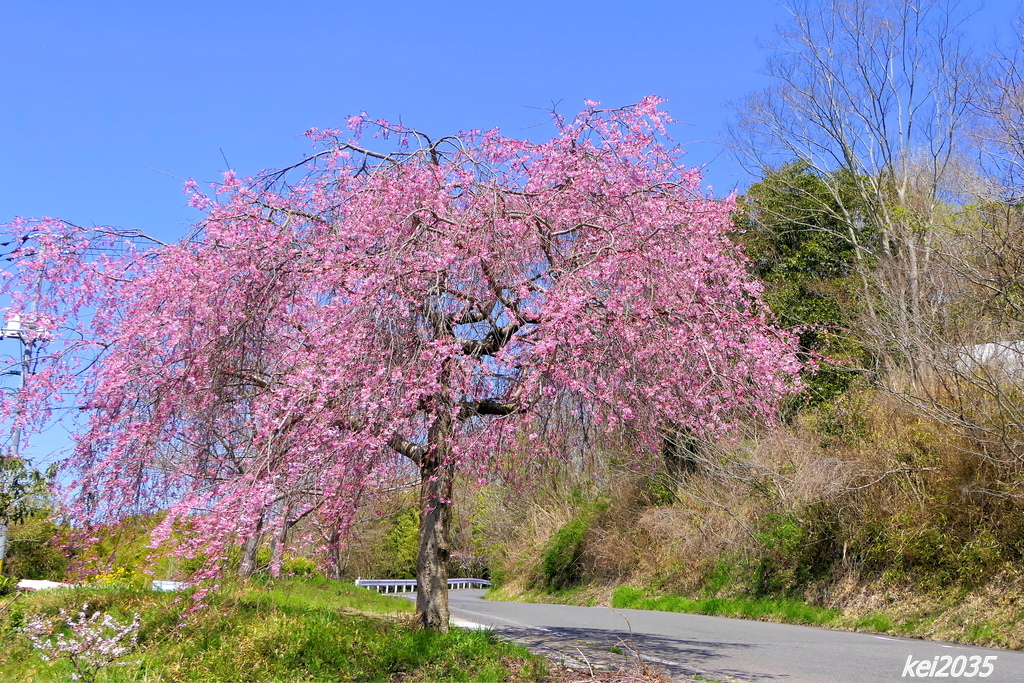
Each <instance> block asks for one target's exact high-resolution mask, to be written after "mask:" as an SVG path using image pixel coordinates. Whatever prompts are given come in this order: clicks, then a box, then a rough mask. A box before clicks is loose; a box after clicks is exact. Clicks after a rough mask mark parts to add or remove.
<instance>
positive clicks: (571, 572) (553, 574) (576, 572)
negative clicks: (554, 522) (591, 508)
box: [541, 514, 590, 591]
mask: <svg viewBox="0 0 1024 683" xmlns="http://www.w3.org/2000/svg"><path fill="white" fill-rule="evenodd" d="M589 524H590V515H588V514H582V515H579V516H578V517H575V518H574V519H573V520H572V521H570V522H569V523H568V524H566V525H564V526H563V527H562V528H560V529H559V530H558V531H556V532H555V533H554V534H553V535H552V536H551V539H550V540H549V541H548V544H547V548H546V550H545V551H544V556H543V558H542V560H541V572H542V585H543V588H546V589H547V590H549V591H555V590H564V589H566V588H572V587H573V586H575V585H577V584H578V583H579V582H580V581H581V580H582V579H583V567H582V564H581V562H580V560H581V559H582V558H583V548H584V540H585V537H586V533H587V527H588V526H589Z"/></svg>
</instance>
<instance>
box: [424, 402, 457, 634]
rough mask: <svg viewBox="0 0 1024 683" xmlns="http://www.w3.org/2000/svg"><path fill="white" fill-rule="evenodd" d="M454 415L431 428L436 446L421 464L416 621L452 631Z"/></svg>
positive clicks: (443, 416)
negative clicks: (449, 564) (449, 583)
mask: <svg viewBox="0 0 1024 683" xmlns="http://www.w3.org/2000/svg"><path fill="white" fill-rule="evenodd" d="M451 430H452V418H451V416H450V415H449V414H446V413H442V414H441V415H440V416H439V417H438V418H437V421H436V422H435V423H434V425H433V427H432V429H431V432H432V434H431V438H430V439H429V441H430V444H431V446H432V448H431V449H430V451H429V452H428V453H427V454H426V455H425V456H424V458H423V460H422V462H421V465H420V549H419V555H418V556H417V559H416V582H417V589H416V622H417V624H418V625H420V626H422V627H423V628H429V629H435V630H437V631H442V632H447V631H448V619H449V616H450V613H449V611H448V563H449V560H450V558H451V544H450V533H451V520H452V484H453V481H454V479H455V463H454V462H453V461H452V458H451V438H450V437H451Z"/></svg>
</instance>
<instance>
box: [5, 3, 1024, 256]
mask: <svg viewBox="0 0 1024 683" xmlns="http://www.w3.org/2000/svg"><path fill="white" fill-rule="evenodd" d="M986 4H987V6H988V7H987V10H986V12H985V13H983V14H982V15H980V16H979V17H977V18H976V19H977V22H976V23H977V24H978V26H979V27H980V30H982V31H985V30H986V29H987V27H989V26H991V27H992V29H993V30H994V29H995V27H996V26H997V25H999V24H1003V25H1005V24H1006V22H1007V21H1009V20H1010V19H1011V18H1012V17H1014V16H1016V13H1017V11H1019V9H1020V4H1021V3H1020V0H988V2H987V3H986ZM0 16H2V17H3V19H2V23H3V25H4V27H5V29H6V30H5V31H4V32H3V37H2V39H0V97H2V100H0V221H5V220H8V219H10V218H11V217H13V216H15V215H22V216H38V215H44V214H45V215H51V216H60V217H62V218H65V219H67V220H71V221H73V222H76V223H78V224H81V225H91V224H106V225H115V226H119V227H125V228H136V229H141V230H145V231H151V232H153V233H155V234H159V235H161V236H163V237H167V238H174V237H176V236H179V235H181V234H183V233H184V232H185V229H186V226H187V225H188V223H190V222H191V221H194V220H195V219H196V217H197V216H196V214H195V213H194V212H193V211H191V210H190V209H188V208H187V206H186V205H185V202H184V197H183V195H182V193H181V182H182V180H184V179H186V178H189V177H194V178H195V179H196V180H198V181H200V182H203V181H214V180H217V179H219V173H220V171H223V170H225V169H226V168H227V165H228V164H230V165H231V167H233V168H234V169H236V170H237V171H238V172H239V173H240V174H245V175H249V174H252V173H255V172H257V171H259V170H261V169H264V168H274V167H281V166H285V165H288V164H289V163H291V162H293V161H295V160H297V159H298V158H299V157H300V155H301V154H302V153H303V152H305V151H307V150H308V149H309V146H308V142H307V141H306V140H305V138H303V137H302V133H303V132H304V131H305V130H306V129H308V128H310V127H312V126H317V127H340V126H342V125H343V122H344V119H345V117H346V116H347V115H349V114H354V113H358V112H359V111H361V110H365V111H367V112H368V113H370V114H371V115H372V116H375V117H384V118H389V119H396V120H397V119H399V118H401V120H402V121H403V122H404V123H406V124H407V125H410V126H413V127H416V128H419V129H421V130H424V131H425V132H428V133H433V134H435V135H443V134H448V133H452V132H455V131H458V130H462V129H468V128H491V127H495V126H497V127H500V128H501V129H502V130H503V131H504V132H505V133H507V134H512V135H518V136H524V137H534V138H538V137H543V136H545V134H547V132H548V131H549V130H550V129H549V128H547V127H545V126H544V125H543V123H544V122H545V121H546V120H547V115H546V113H545V111H544V110H545V108H550V107H551V105H552V103H554V102H558V103H559V105H558V109H559V111H561V112H563V113H566V114H572V113H574V112H575V111H577V110H578V109H579V108H580V107H581V106H582V102H583V100H584V99H587V98H590V99H595V100H600V101H602V102H603V103H604V104H606V105H610V106H619V105H622V104H627V103H630V102H634V101H636V100H638V99H639V98H641V97H643V96H644V95H647V94H651V93H657V94H659V95H662V96H663V97H666V98H668V100H669V101H668V104H667V105H666V106H667V108H668V109H669V111H670V112H671V113H672V114H673V115H674V116H675V117H676V118H677V119H680V120H682V121H684V122H686V123H687V124H688V125H686V126H682V127H679V128H677V129H676V131H675V137H676V139H677V140H678V141H680V142H682V143H684V144H685V146H686V148H687V150H688V152H689V156H688V160H689V162H690V163H692V164H694V165H703V164H709V166H708V170H707V174H706V178H707V180H708V182H709V183H711V184H713V186H714V188H715V191H716V193H719V194H725V193H727V192H728V191H729V190H731V189H732V188H733V187H735V186H737V185H739V186H740V187H743V186H744V185H745V184H746V183H747V182H748V181H749V179H748V178H745V177H744V176H743V175H742V174H741V173H740V172H739V170H738V169H737V167H736V166H735V165H734V164H732V163H731V162H730V161H729V160H728V159H727V158H726V157H725V155H723V154H721V152H722V149H721V147H720V146H718V145H715V144H712V143H709V142H702V141H708V140H714V139H716V138H718V137H719V136H720V134H721V133H722V129H723V127H724V124H725V121H726V118H727V116H728V113H729V112H728V108H727V106H726V105H727V103H728V102H729V101H732V100H737V99H739V98H742V97H743V96H744V95H745V94H746V93H749V92H751V91H753V90H756V89H759V88H761V87H764V86H765V85H766V84H767V80H766V78H765V77H764V76H763V75H762V74H761V69H762V66H763V64H764V59H765V53H764V51H763V50H762V49H760V45H761V44H762V43H763V42H764V41H765V40H768V39H770V38H771V36H772V32H773V29H774V26H775V24H776V22H777V21H780V20H784V19H785V17H786V12H785V10H784V8H783V7H782V5H780V4H779V3H778V2H776V1H775V0H718V1H714V0H712V1H707V0H701V1H694V0H665V1H661V2H657V1H654V2H652V1H649V0H634V1H633V2H625V3H623V2H608V1H607V0H592V1H591V2H579V1H578V0H563V2H561V3H552V2H536V1H534V0H520V1H517V2H486V1H480V0H475V1H473V2H464V1H446V0H432V1H430V2H427V1H422V2H412V1H408V0H364V1H362V2H353V1H347V0H341V1H334V2H331V1H329V0H307V1H305V2H301V3H282V2H265V1H263V0H249V1H247V2H241V1H239V0H223V1H222V2H217V3H191V4H187V3H181V2H174V3H171V2H160V1H147V2H140V1H139V0H132V1H130V2H128V1H123V0H105V1H103V2H81V1H80V0H78V1H74V0H62V1H52V0H32V1H26V0H0ZM538 124H541V125H539V126H538ZM222 150H223V154H222ZM225 158H226V159H227V163H226V162H225Z"/></svg>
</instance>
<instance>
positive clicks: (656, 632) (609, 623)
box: [410, 590, 1024, 683]
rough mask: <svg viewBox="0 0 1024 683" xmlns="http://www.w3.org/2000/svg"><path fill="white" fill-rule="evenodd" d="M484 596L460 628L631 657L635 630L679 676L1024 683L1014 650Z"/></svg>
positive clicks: (458, 612) (475, 597)
mask: <svg viewBox="0 0 1024 683" xmlns="http://www.w3.org/2000/svg"><path fill="white" fill-rule="evenodd" d="M484 593H485V591H483V590H459V591H451V593H450V594H449V596H450V597H449V600H450V605H451V610H452V616H453V618H454V619H457V620H462V621H465V622H471V623H475V624H481V625H483V626H487V627H491V628H494V629H495V630H496V631H498V632H499V633H500V632H503V631H505V632H511V633H515V632H517V631H519V632H523V631H527V630H528V631H530V632H532V633H534V634H540V635H543V634H545V633H548V634H551V637H552V638H563V639H564V638H571V639H573V640H578V641H584V642H586V643H591V644H594V645H596V646H598V647H599V648H611V647H616V648H618V649H628V645H629V643H630V627H632V632H633V635H632V643H634V644H635V647H636V650H637V651H638V652H639V653H640V654H641V656H642V657H643V658H644V659H645V660H646V661H649V662H657V663H659V664H662V665H665V666H667V667H668V668H669V669H670V671H672V672H673V673H675V674H678V675H682V674H686V675H691V676H692V675H700V676H702V677H704V678H705V679H710V680H715V681H723V682H724V681H729V682H732V681H743V682H744V683H746V682H764V681H773V682H774V681H778V682H785V683H887V682H889V681H908V680H920V679H924V680H932V681H935V680H945V681H968V680H978V681H991V682H992V683H996V682H999V683H1010V682H1011V681H1012V682H1014V683H1018V682H1024V652H1015V651H1012V650H998V649H992V648H981V647H971V646H966V645H957V644H954V643H942V642H936V641H925V640H911V639H907V638H890V637H887V636H880V635H874V634H869V633H852V632H849V631H834V630H830V629H822V628H814V627H810V626H792V625H788V624H772V623H767V622H759V621H746V620H742V619H727V618H723V617H709V616H703V615H695V614H679V613H674V612H652V611H646V610H632V609H623V610H612V609H609V608H607V607H575V606H569V605H543V604H524V603H515V602H492V601H489V600H484V599H483V596H484ZM410 597H411V596H410ZM627 619H628V621H629V623H628V624H627V623H626V622H627ZM961 658H962V659H961ZM975 658H976V659H975ZM986 658H988V659H987V660H986ZM986 661H987V663H986ZM943 673H945V674H946V675H945V676H942V675H941V674H943ZM972 673H973V674H974V675H973V676H969V675H968V674H972ZM953 674H959V675H953ZM985 674H987V675H985Z"/></svg>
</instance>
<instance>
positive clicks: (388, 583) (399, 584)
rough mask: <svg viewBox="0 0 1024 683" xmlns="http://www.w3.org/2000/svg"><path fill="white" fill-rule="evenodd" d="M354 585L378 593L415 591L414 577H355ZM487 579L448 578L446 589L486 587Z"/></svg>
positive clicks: (488, 584) (489, 583)
mask: <svg viewBox="0 0 1024 683" xmlns="http://www.w3.org/2000/svg"><path fill="white" fill-rule="evenodd" d="M356 585H357V586H361V587H363V588H369V589H372V590H375V591H377V592H378V593H415V592H416V579H356ZM490 585H491V582H490V581H488V580H487V579H448V590H459V589H463V588H487V587H488V586H490Z"/></svg>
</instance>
